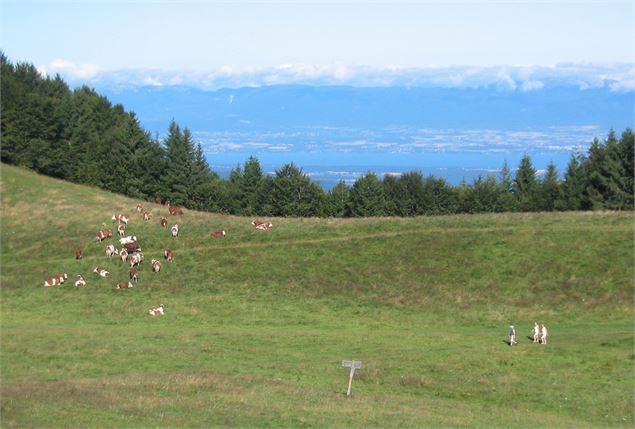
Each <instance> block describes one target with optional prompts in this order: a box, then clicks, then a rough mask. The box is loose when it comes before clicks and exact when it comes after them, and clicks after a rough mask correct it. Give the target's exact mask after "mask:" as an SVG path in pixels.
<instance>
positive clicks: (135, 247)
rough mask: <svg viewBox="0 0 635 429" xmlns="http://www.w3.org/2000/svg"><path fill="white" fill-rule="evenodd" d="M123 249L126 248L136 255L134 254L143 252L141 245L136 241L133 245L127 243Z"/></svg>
mask: <svg viewBox="0 0 635 429" xmlns="http://www.w3.org/2000/svg"><path fill="white" fill-rule="evenodd" d="M123 247H125V248H126V250H127V251H128V253H134V252H138V251H140V250H141V245H140V244H139V243H137V242H136V241H135V242H133V243H126V244H124V245H123Z"/></svg>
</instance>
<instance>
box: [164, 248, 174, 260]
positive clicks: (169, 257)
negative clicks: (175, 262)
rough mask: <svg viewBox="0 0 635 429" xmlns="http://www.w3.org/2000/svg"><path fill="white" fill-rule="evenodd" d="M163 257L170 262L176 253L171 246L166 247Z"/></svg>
mask: <svg viewBox="0 0 635 429" xmlns="http://www.w3.org/2000/svg"><path fill="white" fill-rule="evenodd" d="M163 257H164V258H165V259H167V260H168V262H172V259H173V258H174V253H172V249H169V248H168V249H165V250H164V251H163Z"/></svg>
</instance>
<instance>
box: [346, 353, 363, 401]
mask: <svg viewBox="0 0 635 429" xmlns="http://www.w3.org/2000/svg"><path fill="white" fill-rule="evenodd" d="M342 366H343V367H345V368H350V369H351V375H350V376H349V377H348V391H347V392H346V396H351V387H353V375H355V370H356V369H359V368H361V367H362V361H361V360H343V361H342Z"/></svg>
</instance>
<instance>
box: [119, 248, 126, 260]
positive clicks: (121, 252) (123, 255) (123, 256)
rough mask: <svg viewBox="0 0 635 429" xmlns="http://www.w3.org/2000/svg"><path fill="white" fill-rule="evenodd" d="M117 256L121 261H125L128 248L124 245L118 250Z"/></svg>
mask: <svg viewBox="0 0 635 429" xmlns="http://www.w3.org/2000/svg"><path fill="white" fill-rule="evenodd" d="M119 257H120V258H121V262H126V260H127V259H128V250H127V249H126V248H125V247H124V248H122V249H121V250H120V251H119Z"/></svg>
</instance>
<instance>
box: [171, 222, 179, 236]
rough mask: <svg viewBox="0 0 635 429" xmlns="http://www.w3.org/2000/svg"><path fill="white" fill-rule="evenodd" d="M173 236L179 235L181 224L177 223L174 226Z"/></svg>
mask: <svg viewBox="0 0 635 429" xmlns="http://www.w3.org/2000/svg"><path fill="white" fill-rule="evenodd" d="M171 231H172V238H176V237H177V236H178V235H179V225H178V224H177V223H175V224H174V225H173V226H172V230H171Z"/></svg>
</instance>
